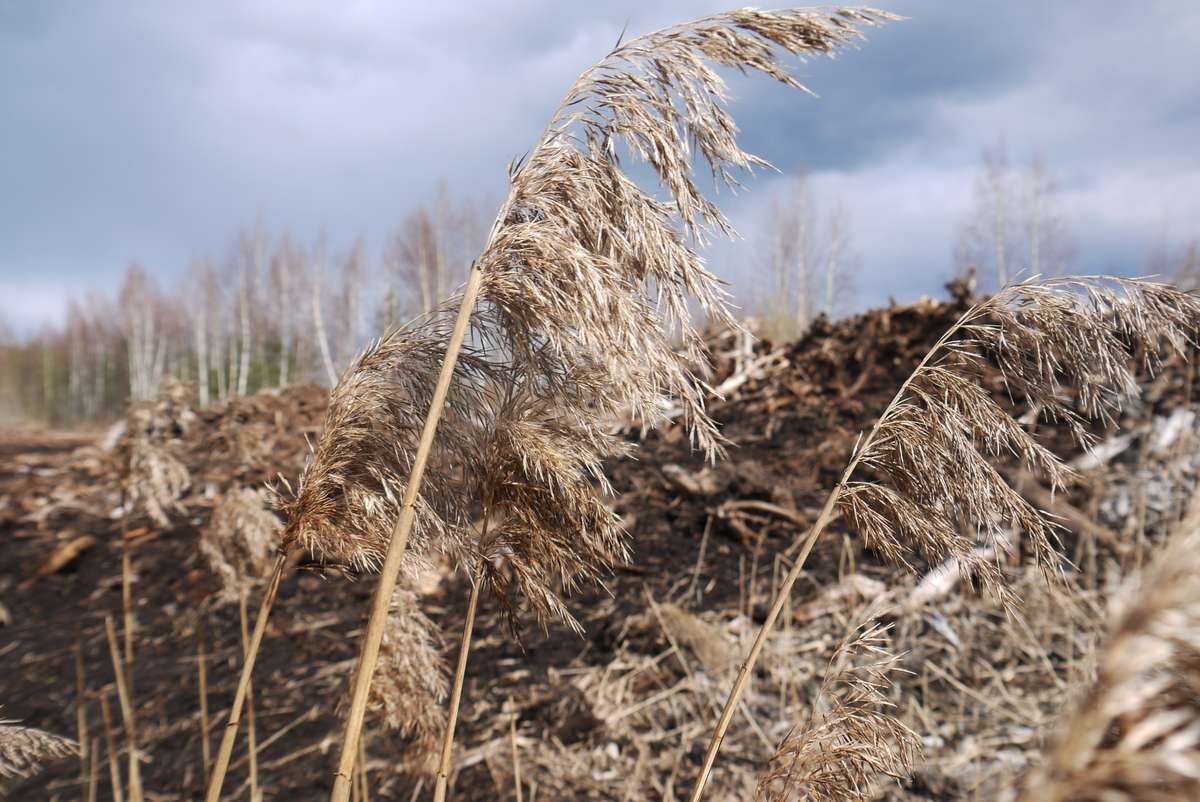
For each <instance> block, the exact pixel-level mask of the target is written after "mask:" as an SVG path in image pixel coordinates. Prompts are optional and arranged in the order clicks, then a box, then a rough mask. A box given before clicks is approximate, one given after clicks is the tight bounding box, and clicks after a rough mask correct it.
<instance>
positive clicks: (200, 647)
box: [196, 618, 212, 777]
mask: <svg viewBox="0 0 1200 802" xmlns="http://www.w3.org/2000/svg"><path fill="white" fill-rule="evenodd" d="M204 628H205V621H204V619H203V618H201V619H200V622H199V625H198V626H197V630H196V676H197V680H198V684H199V686H200V764H201V767H202V769H203V771H202V773H201V775H200V776H201V777H208V769H209V766H211V765H212V749H211V744H210V743H209V739H208V656H207V655H206V654H205V652H204Z"/></svg>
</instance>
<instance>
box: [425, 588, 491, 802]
mask: <svg viewBox="0 0 1200 802" xmlns="http://www.w3.org/2000/svg"><path fill="white" fill-rule="evenodd" d="M482 585H483V577H481V576H476V577H475V578H474V579H473V580H472V582H471V597H470V599H468V600H467V620H466V622H465V623H464V624H463V634H462V643H461V644H460V645H459V648H458V667H457V668H456V669H455V671H454V685H453V687H452V688H451V690H450V712H449V715H447V716H446V734H445V736H444V737H443V738H442V759H441V762H440V763H439V764H438V773H437V785H436V786H434V789H433V802H445V800H446V791H447V789H448V786H449V784H450V756H451V754H452V753H453V750H454V729H455V727H456V726H457V725H458V710H459V707H460V706H461V705H462V689H463V682H464V680H465V679H466V676H467V657H468V656H469V655H470V653H471V634H472V633H473V632H474V631H475V611H476V610H477V609H478V607H479V588H480V586H482Z"/></svg>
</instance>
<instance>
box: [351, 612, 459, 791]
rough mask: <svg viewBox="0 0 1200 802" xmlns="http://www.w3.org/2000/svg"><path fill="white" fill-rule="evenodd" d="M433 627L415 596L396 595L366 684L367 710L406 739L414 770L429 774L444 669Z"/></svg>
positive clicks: (440, 720) (440, 724) (440, 722)
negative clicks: (371, 677) (372, 679)
mask: <svg viewBox="0 0 1200 802" xmlns="http://www.w3.org/2000/svg"><path fill="white" fill-rule="evenodd" d="M435 633H436V630H435V628H434V626H433V623H432V622H431V621H430V620H429V619H428V618H426V617H425V615H424V613H422V612H421V609H420V607H419V605H418V601H417V598H416V596H415V595H413V594H412V593H410V592H408V591H405V590H398V591H396V594H395V596H394V597H393V598H392V608H391V611H390V613H389V614H388V623H387V629H386V630H384V633H383V643H382V644H381V646H380V656H379V667H378V669H377V671H376V673H375V682H374V684H373V685H372V686H371V700H370V708H369V709H370V710H371V711H372V712H374V713H375V714H376V715H377V716H379V718H380V720H381V721H382V722H383V724H384V726H385V727H388V728H389V729H393V730H397V731H398V732H399V733H400V734H401V735H402V736H404V737H405V738H406V739H408V741H409V743H410V746H409V747H408V749H407V750H406V755H412V758H411V759H410V760H407V761H406V763H408V764H409V765H410V766H411V767H412V769H413V770H415V771H417V772H430V771H432V770H433V767H434V760H433V758H434V755H435V754H436V752H435V750H436V746H437V743H438V740H439V738H440V736H441V734H442V731H443V730H444V729H445V726H446V716H445V712H444V710H443V708H442V705H443V703H444V702H445V699H446V686H447V679H446V673H447V672H446V665H445V662H444V661H443V660H442V651H441V643H440V642H438V640H437V636H436V634H435Z"/></svg>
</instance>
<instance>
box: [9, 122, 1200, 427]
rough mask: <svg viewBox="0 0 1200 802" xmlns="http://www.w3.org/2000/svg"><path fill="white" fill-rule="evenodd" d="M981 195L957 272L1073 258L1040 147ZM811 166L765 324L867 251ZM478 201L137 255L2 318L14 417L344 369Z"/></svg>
mask: <svg viewBox="0 0 1200 802" xmlns="http://www.w3.org/2000/svg"><path fill="white" fill-rule="evenodd" d="M973 190H974V194H973V202H972V205H971V207H970V208H969V209H968V210H967V212H966V213H965V214H964V217H963V219H962V220H961V221H960V223H959V226H958V236H957V238H956V241H955V242H954V243H953V245H952V265H953V272H954V273H955V274H956V275H965V274H972V275H974V276H975V278H976V279H977V281H978V282H979V286H980V289H983V290H992V289H996V288H998V287H1000V286H1003V285H1004V284H1006V283H1008V282H1009V281H1010V280H1012V279H1013V278H1014V277H1016V276H1017V274H1018V273H1020V272H1027V273H1040V274H1043V275H1061V274H1065V273H1070V272H1073V271H1074V270H1075V260H1076V252H1075V248H1074V242H1073V238H1072V234H1071V232H1070V230H1069V228H1068V226H1067V223H1066V219H1067V218H1066V214H1065V210H1064V197H1063V194H1062V191H1061V188H1060V186H1059V183H1058V181H1057V180H1056V178H1055V176H1054V174H1053V172H1052V171H1051V170H1050V169H1049V167H1048V166H1047V165H1046V163H1045V161H1044V159H1043V158H1041V156H1039V155H1038V154H1037V153H1034V154H1032V155H1031V156H1030V157H1029V159H1028V160H1027V161H1026V162H1024V163H1020V164H1013V163H1012V161H1011V160H1010V158H1009V152H1008V148H1007V147H1006V146H1005V145H1004V144H1003V142H1001V143H998V144H996V145H994V146H992V147H990V148H987V149H986V150H984V151H983V156H982V160H981V165H980V169H979V171H978V175H977V177H976V181H975V186H974V188H973ZM817 195H818V193H817V192H816V190H815V189H814V187H813V184H812V182H811V180H810V179H809V177H808V175H807V173H805V172H804V171H803V170H800V171H798V172H796V173H794V174H793V175H791V176H788V177H787V178H786V180H785V182H784V186H783V190H782V192H780V193H778V194H777V197H776V199H775V200H774V201H773V203H772V204H771V205H770V208H769V209H768V212H767V214H766V217H765V219H764V221H763V225H762V228H761V233H760V235H759V237H758V239H757V241H756V242H755V243H754V245H755V251H754V253H753V255H752V257H751V265H752V268H753V274H754V279H755V280H754V281H753V282H751V285H752V286H753V287H754V288H755V289H756V292H755V294H754V295H752V296H750V297H748V298H747V299H745V300H746V306H747V311H748V313H749V314H750V316H751V317H752V318H753V325H754V326H755V327H756V328H758V329H759V331H760V332H762V333H764V334H766V335H768V336H771V337H773V338H777V339H779V338H791V337H795V336H798V335H800V334H801V333H803V332H804V331H805V330H806V329H807V328H808V326H809V325H810V324H811V323H812V322H813V320H815V319H816V318H817V317H818V316H820V315H825V316H828V317H835V316H836V315H837V314H839V313H840V312H842V311H844V310H846V309H847V308H848V306H849V305H850V304H851V303H852V302H853V299H854V296H855V292H856V275H857V274H858V273H859V271H860V269H861V257H860V256H859V253H858V251H857V249H856V247H855V243H854V237H853V232H852V227H851V216H850V214H849V212H848V210H847V209H846V208H845V206H844V205H843V204H842V203H841V202H840V201H839V200H837V199H836V198H834V199H828V198H819V197H818V196H817ZM486 223H487V221H486V219H485V217H484V214H483V212H482V209H481V206H480V204H477V203H476V202H474V201H470V200H462V199H457V198H454V197H452V196H451V195H450V194H449V193H448V192H447V191H446V190H445V189H442V190H440V191H439V192H438V193H437V194H436V196H435V197H433V198H432V199H430V200H428V201H427V202H425V203H423V204H420V205H419V206H418V207H417V208H415V209H414V210H413V211H412V212H410V213H409V214H408V215H407V216H406V217H404V218H403V219H402V220H401V221H400V223H399V224H398V225H397V226H396V228H395V229H394V230H393V231H392V232H391V233H390V234H389V235H388V236H387V237H386V238H385V240H384V242H383V243H382V246H381V247H380V248H379V250H378V252H377V253H374V254H371V253H368V250H367V247H366V245H365V244H364V241H363V240H362V239H361V238H360V239H358V240H356V241H355V242H353V243H352V244H351V245H350V246H349V247H348V248H345V249H343V250H340V251H336V252H334V251H333V250H332V249H330V248H329V247H328V245H327V244H326V243H325V241H324V240H323V239H318V240H317V241H315V242H312V243H307V244H305V243H302V242H300V241H299V240H297V239H296V238H295V237H293V236H292V235H291V234H290V233H288V232H287V231H281V232H271V231H269V230H268V229H267V227H266V226H265V225H264V224H263V223H262V222H261V220H260V221H259V222H257V223H256V224H255V225H254V226H252V227H249V228H246V229H244V230H242V231H240V232H238V233H237V234H236V235H235V236H234V237H233V238H232V239H231V240H230V242H229V245H228V247H227V248H226V253H225V255H224V258H223V259H221V260H213V259H201V260H198V261H196V262H195V263H194V264H192V265H191V266H190V268H189V270H188V271H187V273H186V274H185V275H184V277H183V278H182V280H180V281H178V282H177V283H176V284H175V285H174V286H173V287H171V288H164V287H163V286H161V285H160V283H159V282H158V281H157V280H156V279H155V277H154V275H153V274H152V272H151V271H149V270H147V269H146V268H145V267H143V266H142V265H141V264H139V263H136V262H135V263H132V264H130V265H129V267H128V269H127V270H126V272H125V275H124V277H123V279H122V281H121V285H120V287H119V290H118V292H117V294H116V296H115V297H109V296H107V295H105V294H103V293H98V292H91V293H89V294H87V295H85V296H84V297H82V298H75V299H72V300H71V301H70V302H69V303H68V306H67V311H66V318H65V321H64V323H63V324H62V325H60V326H47V327H44V328H43V329H42V330H41V331H39V332H38V333H37V334H36V335H35V336H32V337H25V338H17V337H15V336H13V335H12V334H11V332H9V333H6V332H5V330H4V328H3V325H2V324H0V423H3V422H4V421H5V420H9V421H13V420H29V419H33V420H39V421H42V422H45V423H48V424H51V425H65V424H71V423H75V422H79V421H88V420H104V419H111V418H113V417H116V416H118V415H120V414H121V413H122V411H123V410H124V407H125V404H126V403H127V402H128V401H129V400H130V399H133V400H140V399H145V398H152V397H154V396H155V395H156V393H157V391H158V387H159V384H160V383H161V382H162V380H163V379H164V378H165V377H167V376H173V377H176V378H180V379H184V380H187V381H191V382H194V383H195V386H196V392H197V395H198V401H199V402H200V403H201V405H207V404H209V403H212V402H215V401H220V400H224V399H228V398H230V397H232V396H237V395H245V394H247V393H253V392H257V391H258V390H260V389H263V388H267V387H284V386H287V385H288V384H293V383H297V382H320V383H325V384H333V383H334V382H336V380H337V377H338V375H339V374H340V372H341V371H342V370H343V369H345V368H346V367H347V365H348V364H349V362H350V360H351V359H352V358H353V356H354V355H355V354H356V353H357V352H358V351H359V350H360V349H361V347H362V346H363V345H364V344H365V343H366V342H367V341H368V340H369V339H370V338H372V337H375V336H377V335H378V334H380V333H381V332H383V331H384V330H385V329H386V328H388V327H389V326H391V325H394V324H397V323H400V322H403V321H405V320H407V319H410V318H411V317H413V316H415V315H417V314H420V313H421V312H424V311H427V310H429V309H431V308H432V307H433V306H434V305H435V304H436V303H437V302H438V301H440V300H442V299H444V298H445V297H446V295H447V294H449V293H450V292H451V291H452V290H453V288H454V287H455V286H457V285H458V284H459V283H460V282H461V281H462V280H463V279H464V278H465V276H466V271H467V269H468V266H469V264H470V259H471V258H472V256H473V255H474V254H476V253H477V252H478V250H479V248H480V247H481V246H482V243H483V240H484V236H485V234H486ZM1146 268H1147V269H1148V270H1149V271H1150V272H1151V273H1154V274H1157V275H1160V276H1173V277H1175V278H1176V279H1177V280H1178V281H1180V282H1182V283H1184V284H1186V285H1188V286H1196V285H1197V283H1198V282H1200V248H1198V247H1197V245H1196V244H1195V243H1194V242H1193V243H1192V244H1191V245H1187V246H1184V247H1182V248H1179V247H1170V246H1169V245H1168V243H1167V242H1166V241H1165V237H1164V239H1163V241H1162V242H1160V243H1159V244H1158V245H1157V246H1156V247H1155V249H1154V250H1153V252H1152V253H1151V255H1150V257H1149V259H1148V263H1147V265H1146Z"/></svg>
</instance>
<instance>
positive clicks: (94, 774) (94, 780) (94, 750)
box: [87, 738, 100, 802]
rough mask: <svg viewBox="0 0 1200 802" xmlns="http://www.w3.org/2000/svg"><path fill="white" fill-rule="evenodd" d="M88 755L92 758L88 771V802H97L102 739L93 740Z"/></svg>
mask: <svg viewBox="0 0 1200 802" xmlns="http://www.w3.org/2000/svg"><path fill="white" fill-rule="evenodd" d="M88 754H89V755H90V756H91V760H90V761H89V762H90V763H91V768H89V769H88V777H87V802H96V786H97V785H98V784H99V782H100V739H99V738H93V739H92V742H91V743H90V744H89V745H88Z"/></svg>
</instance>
